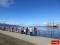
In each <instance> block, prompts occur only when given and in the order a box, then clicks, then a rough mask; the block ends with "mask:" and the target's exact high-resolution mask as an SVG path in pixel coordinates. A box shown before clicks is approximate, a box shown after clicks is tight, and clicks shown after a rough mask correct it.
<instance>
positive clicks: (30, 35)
mask: <svg viewBox="0 0 60 45" xmlns="http://www.w3.org/2000/svg"><path fill="white" fill-rule="evenodd" d="M30 36H32V27H30Z"/></svg>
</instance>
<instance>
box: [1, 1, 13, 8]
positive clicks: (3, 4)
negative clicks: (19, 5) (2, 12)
mask: <svg viewBox="0 0 60 45" xmlns="http://www.w3.org/2000/svg"><path fill="white" fill-rule="evenodd" d="M13 3H14V2H13V0H0V5H1V6H3V7H9V6H10V5H11V4H13Z"/></svg>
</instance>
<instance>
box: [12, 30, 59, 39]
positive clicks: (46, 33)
mask: <svg viewBox="0 0 60 45" xmlns="http://www.w3.org/2000/svg"><path fill="white" fill-rule="evenodd" d="M11 32H12V30H11ZM13 32H14V30H13ZM18 33H21V30H20V29H19V30H18ZM28 34H30V32H29V31H28ZM33 35H34V30H33ZM37 36H43V37H49V38H56V39H60V32H59V31H44V30H38V31H37Z"/></svg>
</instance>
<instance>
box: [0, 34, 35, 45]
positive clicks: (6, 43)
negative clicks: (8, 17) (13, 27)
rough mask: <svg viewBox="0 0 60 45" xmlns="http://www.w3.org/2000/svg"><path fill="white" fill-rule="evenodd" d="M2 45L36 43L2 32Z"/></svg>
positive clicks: (0, 42)
mask: <svg viewBox="0 0 60 45" xmlns="http://www.w3.org/2000/svg"><path fill="white" fill-rule="evenodd" d="M0 45H36V44H32V43H30V42H27V41H24V40H20V39H17V38H14V37H11V36H7V35H5V34H2V33H0Z"/></svg>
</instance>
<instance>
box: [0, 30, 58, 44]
mask: <svg viewBox="0 0 60 45" xmlns="http://www.w3.org/2000/svg"><path fill="white" fill-rule="evenodd" d="M0 33H2V34H5V35H8V36H11V37H14V38H18V39H21V40H24V41H28V42H30V43H33V44H36V45H51V40H58V39H53V38H47V37H41V36H37V37H35V36H30V35H25V34H20V33H15V32H9V31H3V30H0Z"/></svg>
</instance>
